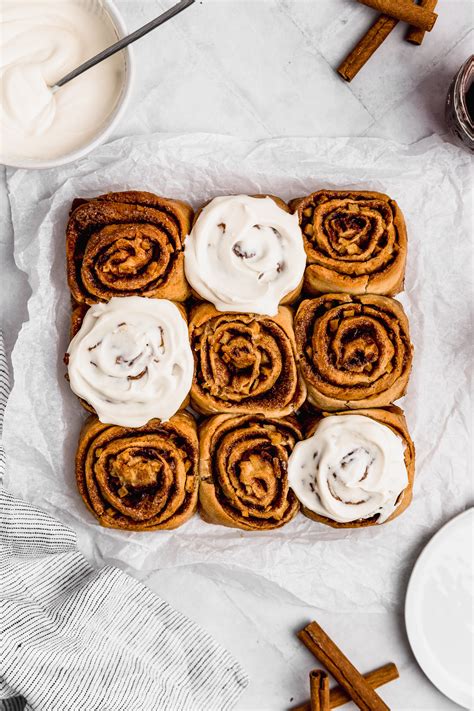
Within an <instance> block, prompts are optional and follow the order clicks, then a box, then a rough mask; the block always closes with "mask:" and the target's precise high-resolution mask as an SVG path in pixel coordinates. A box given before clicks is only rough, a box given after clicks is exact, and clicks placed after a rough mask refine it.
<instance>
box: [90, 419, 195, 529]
mask: <svg viewBox="0 0 474 711" xmlns="http://www.w3.org/2000/svg"><path fill="white" fill-rule="evenodd" d="M198 457H199V452H198V438H197V430H196V423H195V421H194V419H193V417H192V416H191V415H190V414H189V413H187V412H179V413H178V414H177V415H175V416H174V417H172V418H171V420H170V421H169V422H159V421H158V420H151V421H150V422H148V423H147V424H146V425H144V426H143V427H138V428H136V429H129V428H127V427H117V426H115V425H106V424H103V423H102V422H99V420H98V419H97V418H96V417H92V416H91V417H89V418H88V420H87V421H86V423H85V425H84V427H83V429H82V432H81V436H80V439H79V445H78V449H77V454H76V480H77V486H78V488H79V493H80V494H81V496H82V498H83V500H84V503H85V504H86V506H87V508H88V509H89V510H90V511H91V513H93V514H94V516H95V517H96V518H97V519H98V521H99V523H100V524H101V525H102V526H106V527H108V528H120V529H124V530H128V531H152V530H158V529H171V528H177V527H178V526H181V525H182V524H183V523H184V522H185V521H187V520H188V519H189V518H190V517H191V516H192V515H193V513H194V511H195V510H196V505H197V497H198V486H199V472H198Z"/></svg>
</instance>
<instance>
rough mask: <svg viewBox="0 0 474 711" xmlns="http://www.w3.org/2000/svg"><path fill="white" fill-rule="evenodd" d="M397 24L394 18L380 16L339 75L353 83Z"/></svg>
mask: <svg viewBox="0 0 474 711" xmlns="http://www.w3.org/2000/svg"><path fill="white" fill-rule="evenodd" d="M397 23H398V20H394V19H393V18H392V17H388V16H387V15H380V16H379V17H378V18H377V19H376V20H375V22H374V23H373V25H372V26H371V27H370V28H369V29H368V30H367V32H366V33H365V35H364V36H363V37H361V39H360V40H359V41H358V43H357V44H356V46H355V47H354V49H353V50H352V51H351V52H350V53H349V54H348V55H347V57H346V58H345V59H344V61H343V62H342V63H341V64H340V65H339V67H338V68H337V73H338V74H340V75H341V77H342V78H343V79H345V81H352V80H353V79H354V77H355V76H356V75H357V74H358V73H359V71H360V70H361V69H362V67H363V66H364V64H365V63H366V62H367V61H368V60H369V59H370V58H371V56H372V55H373V53H374V52H375V50H376V49H378V48H379V47H380V45H381V44H382V42H383V41H384V40H385V39H386V38H387V37H388V36H389V34H390V32H391V31H392V30H393V28H394V27H395V26H396V25H397Z"/></svg>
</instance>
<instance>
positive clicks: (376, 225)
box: [290, 190, 407, 296]
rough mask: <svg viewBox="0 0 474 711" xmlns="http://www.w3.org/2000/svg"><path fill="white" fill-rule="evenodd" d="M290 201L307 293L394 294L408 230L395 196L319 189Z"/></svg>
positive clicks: (400, 279)
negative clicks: (298, 229) (303, 253)
mask: <svg viewBox="0 0 474 711" xmlns="http://www.w3.org/2000/svg"><path fill="white" fill-rule="evenodd" d="M290 207H291V208H292V209H293V210H295V211H296V212H297V214H298V217H299V221H300V225H301V229H302V231H303V237H304V241H305V247H306V253H307V255H308V266H307V268H306V272H305V280H304V289H305V291H306V292H307V293H308V294H320V293H326V292H344V293H351V294H365V293H370V294H385V295H388V296H393V295H394V294H397V293H398V292H399V291H401V290H402V288H403V280H404V275H405V262H406V255H407V234H406V227H405V221H404V219H403V215H402V212H401V210H400V208H399V207H398V205H397V203H396V202H395V200H392V199H391V198H390V197H388V195H384V194H383V193H376V192H367V191H360V192H359V191H357V192H355V191H350V190H318V191H317V192H315V193H312V194H311V195H308V196H307V197H303V198H298V199H296V200H293V201H292V202H291V203H290Z"/></svg>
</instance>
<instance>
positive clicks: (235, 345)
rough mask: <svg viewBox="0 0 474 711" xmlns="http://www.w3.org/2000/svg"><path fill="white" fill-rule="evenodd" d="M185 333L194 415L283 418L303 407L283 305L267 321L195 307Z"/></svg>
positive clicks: (289, 323) (206, 306) (205, 306)
mask: <svg viewBox="0 0 474 711" xmlns="http://www.w3.org/2000/svg"><path fill="white" fill-rule="evenodd" d="M189 330H190V338H191V347H192V350H193V352H194V359H195V376H194V380H193V385H192V388H191V400H192V403H193V405H194V407H195V408H196V410H198V411H199V412H202V413H203V414H213V413H219V412H230V413H234V414H235V413H244V414H249V413H252V414H257V413H262V414H266V415H268V416H271V417H283V416H284V415H288V414H290V413H292V412H294V411H295V410H296V409H297V408H298V407H299V406H300V405H301V404H302V403H303V401H304V398H305V394H306V389H305V387H304V383H303V382H302V378H301V376H300V375H299V373H298V369H297V363H296V356H295V350H294V335H293V327H292V319H291V312H290V311H289V309H287V308H286V307H280V309H279V311H278V315H277V317H276V318H274V319H272V318H270V317H267V316H259V315H256V314H230V313H220V312H219V311H217V310H216V309H214V307H213V306H211V305H210V304H201V305H199V306H198V307H197V308H196V309H195V310H194V312H193V313H192V315H191V322H190V327H189Z"/></svg>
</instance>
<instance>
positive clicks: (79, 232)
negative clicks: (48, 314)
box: [66, 190, 193, 304]
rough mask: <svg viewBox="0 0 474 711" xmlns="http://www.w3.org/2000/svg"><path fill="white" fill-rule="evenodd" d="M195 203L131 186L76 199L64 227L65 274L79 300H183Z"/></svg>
mask: <svg viewBox="0 0 474 711" xmlns="http://www.w3.org/2000/svg"><path fill="white" fill-rule="evenodd" d="M192 218H193V210H192V208H191V207H190V206H189V205H187V204H186V203H184V202H181V201H179V200H169V199H167V198H162V197H159V196H158V195H154V194H153V193H147V192H141V191H137V190H130V191H128V192H119V193H108V194H106V195H100V196H99V197H96V198H93V199H91V200H82V199H78V200H74V202H73V205H72V210H71V214H70V217H69V222H68V225H67V231H66V257H67V276H68V283H69V288H70V290H71V294H72V297H73V299H74V300H75V301H76V302H77V303H79V304H81V303H85V304H96V303H98V302H101V301H108V300H109V299H110V298H112V297H113V296H148V297H153V298H162V299H171V300H172V301H184V300H185V299H186V298H187V297H188V296H189V293H190V290H189V286H188V284H187V282H186V279H185V276H184V253H183V242H184V238H185V236H186V234H187V233H188V232H189V230H190V228H191V222H192Z"/></svg>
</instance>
